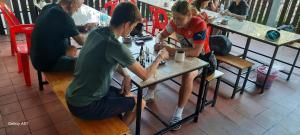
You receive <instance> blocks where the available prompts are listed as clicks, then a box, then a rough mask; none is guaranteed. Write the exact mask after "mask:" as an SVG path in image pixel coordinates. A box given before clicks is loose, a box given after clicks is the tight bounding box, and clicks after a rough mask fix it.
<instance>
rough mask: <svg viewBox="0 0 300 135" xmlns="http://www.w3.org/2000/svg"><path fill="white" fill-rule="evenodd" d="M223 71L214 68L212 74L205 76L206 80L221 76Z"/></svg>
mask: <svg viewBox="0 0 300 135" xmlns="http://www.w3.org/2000/svg"><path fill="white" fill-rule="evenodd" d="M223 75H224V73H223V72H221V71H219V70H215V72H214V73H213V74H211V75H210V76H208V77H206V81H209V82H210V81H212V80H215V79H217V78H219V77H221V76H223Z"/></svg>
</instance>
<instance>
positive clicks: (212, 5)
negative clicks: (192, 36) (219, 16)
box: [207, 0, 220, 12]
mask: <svg viewBox="0 0 300 135" xmlns="http://www.w3.org/2000/svg"><path fill="white" fill-rule="evenodd" d="M219 6H220V0H211V1H210V2H209V3H208V7H207V9H208V10H211V11H214V12H218V11H219Z"/></svg>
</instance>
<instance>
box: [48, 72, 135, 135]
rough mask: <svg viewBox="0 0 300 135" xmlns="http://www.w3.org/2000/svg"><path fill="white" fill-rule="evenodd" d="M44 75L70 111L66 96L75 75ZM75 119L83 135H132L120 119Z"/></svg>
mask: <svg viewBox="0 0 300 135" xmlns="http://www.w3.org/2000/svg"><path fill="white" fill-rule="evenodd" d="M44 75H45V76H46V80H47V81H48V82H49V84H50V86H51V87H52V90H53V92H54V93H55V94H56V96H57V97H58V99H59V100H60V102H61V103H62V104H63V105H64V107H65V108H66V109H67V110H69V109H68V107H67V104H66V100H65V94H66V90H67V87H68V86H69V84H70V83H71V81H72V79H73V75H72V74H71V73H44ZM73 119H74V121H75V123H76V124H77V125H78V127H79V128H80V130H81V133H82V134H83V135H131V132H130V129H129V128H128V126H127V125H126V124H125V123H124V122H123V121H121V120H120V119H119V118H118V117H113V118H109V119H104V120H82V119H79V118H77V117H75V116H73Z"/></svg>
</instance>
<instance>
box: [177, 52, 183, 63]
mask: <svg viewBox="0 0 300 135" xmlns="http://www.w3.org/2000/svg"><path fill="white" fill-rule="evenodd" d="M184 59H185V52H184V51H176V53H175V61H176V62H183V61H184Z"/></svg>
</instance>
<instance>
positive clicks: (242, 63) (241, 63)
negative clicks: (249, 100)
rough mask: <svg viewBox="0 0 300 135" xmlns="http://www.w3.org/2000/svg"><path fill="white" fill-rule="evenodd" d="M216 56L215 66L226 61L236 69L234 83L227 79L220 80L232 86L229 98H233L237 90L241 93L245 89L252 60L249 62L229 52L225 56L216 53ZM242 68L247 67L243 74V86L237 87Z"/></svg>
mask: <svg viewBox="0 0 300 135" xmlns="http://www.w3.org/2000/svg"><path fill="white" fill-rule="evenodd" d="M216 58H217V61H218V64H217V68H218V67H219V63H226V64H228V65H231V66H233V67H235V68H237V69H238V74H237V77H236V81H235V83H234V84H232V83H230V82H229V81H227V80H225V79H223V80H222V82H224V83H226V84H228V85H230V86H232V87H233V92H232V95H231V98H232V99H233V98H234V97H235V94H236V93H237V92H240V94H243V92H244V90H245V86H246V83H247V80H248V77H249V74H250V72H251V68H252V66H253V65H254V64H253V63H252V62H249V61H247V60H245V59H242V58H240V57H238V56H233V55H231V54H228V55H226V56H220V55H217V56H216ZM244 69H247V71H246V76H245V79H244V82H243V86H242V87H241V88H238V87H239V86H238V84H239V81H240V78H241V76H242V71H243V70H244Z"/></svg>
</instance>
